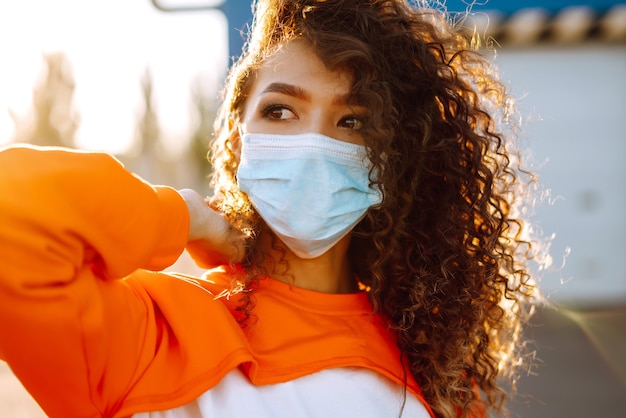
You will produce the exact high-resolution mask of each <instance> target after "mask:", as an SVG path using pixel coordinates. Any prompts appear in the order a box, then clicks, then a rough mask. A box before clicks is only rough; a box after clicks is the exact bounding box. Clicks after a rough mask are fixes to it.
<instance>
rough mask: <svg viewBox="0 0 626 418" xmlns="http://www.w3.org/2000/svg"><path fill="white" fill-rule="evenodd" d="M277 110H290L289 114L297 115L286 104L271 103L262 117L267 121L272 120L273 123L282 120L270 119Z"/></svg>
mask: <svg viewBox="0 0 626 418" xmlns="http://www.w3.org/2000/svg"><path fill="white" fill-rule="evenodd" d="M277 110H288V111H289V112H291V113H293V114H294V115H295V112H294V111H293V110H292V109H291V108H290V107H289V106H286V105H284V104H279V103H271V104H268V105H267V106H265V107H263V110H261V116H263V118H265V119H268V120H272V121H275V120H280V119H279V118H272V117H270V114H271V113H272V112H275V111H277Z"/></svg>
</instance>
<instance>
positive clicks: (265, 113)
mask: <svg viewBox="0 0 626 418" xmlns="http://www.w3.org/2000/svg"><path fill="white" fill-rule="evenodd" d="M277 110H286V111H289V112H291V113H293V114H294V115H295V114H296V112H294V110H293V109H292V108H290V107H289V106H287V105H284V104H281V103H270V104H268V105H266V106H264V107H263V108H262V110H261V116H262V117H263V118H265V119H267V120H270V121H280V120H282V119H280V118H274V117H270V114H271V113H272V112H275V111H277ZM349 119H354V120H355V125H357V127H356V128H351V127H346V126H342V127H344V128H346V129H350V130H354V131H358V130H360V129H362V128H363V125H364V124H365V118H363V117H361V116H358V115H346V116H343V117H342V118H341V119H340V120H339V123H338V125H340V124H343V123H344V122H345V121H346V120H349Z"/></svg>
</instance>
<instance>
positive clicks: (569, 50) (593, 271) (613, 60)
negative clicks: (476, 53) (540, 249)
mask: <svg viewBox="0 0 626 418" xmlns="http://www.w3.org/2000/svg"><path fill="white" fill-rule="evenodd" d="M496 63H498V65H499V66H500V69H501V74H502V78H503V80H505V81H507V82H509V83H510V87H511V91H512V92H513V94H514V96H515V97H516V98H517V99H518V107H519V108H520V110H521V113H522V115H523V116H524V117H525V119H526V123H527V125H526V126H525V129H524V130H525V136H526V138H527V139H528V141H527V144H528V145H529V146H530V150H531V152H532V160H533V161H534V162H535V163H536V164H538V165H539V166H538V167H537V171H538V172H539V174H540V176H541V181H542V183H543V185H544V187H545V188H547V189H551V190H552V198H553V199H554V203H553V204H552V205H548V204H547V203H544V204H542V205H541V206H540V207H539V208H538V209H537V216H536V221H537V223H538V224H539V226H540V227H541V228H542V229H543V230H544V231H545V232H546V233H548V234H549V233H552V232H554V233H555V234H556V237H555V239H554V241H553V244H552V250H551V254H552V256H553V257H554V262H555V267H558V265H559V264H561V262H562V258H563V257H564V256H565V255H566V254H567V252H568V251H570V250H571V252H570V253H569V255H568V256H567V258H566V261H565V265H564V267H563V268H562V269H561V270H560V271H551V272H547V273H546V274H545V276H544V278H543V282H542V285H541V287H542V290H543V291H544V292H545V293H547V295H548V296H549V297H550V298H552V299H554V300H556V301H558V302H562V303H575V304H584V305H603V304H607V303H615V302H625V301H626V162H625V161H626V45H623V44H622V45H613V46H610V45H600V44H585V45H580V46H567V47H559V46H539V47H529V48H527V49H506V48H503V49H502V50H501V51H499V52H498V56H497V58H496Z"/></svg>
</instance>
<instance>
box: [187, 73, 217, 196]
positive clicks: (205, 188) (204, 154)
mask: <svg viewBox="0 0 626 418" xmlns="http://www.w3.org/2000/svg"><path fill="white" fill-rule="evenodd" d="M214 93H215V91H214V90H207V88H206V86H203V84H202V83H200V82H199V81H198V80H196V82H194V83H193V84H192V85H191V98H192V101H193V109H194V114H193V116H194V124H195V128H194V131H193V134H192V136H191V140H190V141H189V148H188V155H189V157H188V158H189V161H190V162H191V164H192V165H193V166H195V170H196V171H197V173H198V174H197V178H198V184H197V185H196V186H195V187H196V189H197V190H198V191H199V192H200V193H203V194H209V193H210V187H209V181H208V176H209V174H211V170H212V167H211V163H210V162H209V158H208V152H209V143H210V142H211V138H212V135H213V121H214V120H215V113H216V111H217V110H216V109H217V103H216V99H215V97H214V96H215V94H214Z"/></svg>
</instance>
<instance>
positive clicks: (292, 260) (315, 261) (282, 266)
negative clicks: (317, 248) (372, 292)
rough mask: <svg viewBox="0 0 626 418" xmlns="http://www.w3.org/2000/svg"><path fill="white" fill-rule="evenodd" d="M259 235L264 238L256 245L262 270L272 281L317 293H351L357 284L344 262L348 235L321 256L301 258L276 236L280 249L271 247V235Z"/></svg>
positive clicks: (346, 259) (346, 254) (347, 263)
mask: <svg viewBox="0 0 626 418" xmlns="http://www.w3.org/2000/svg"><path fill="white" fill-rule="evenodd" d="M263 235H265V236H264V237H262V238H260V240H259V241H260V242H259V245H261V247H262V248H261V249H262V252H263V253H265V254H266V257H265V262H264V267H265V268H266V269H267V272H268V274H269V275H270V276H271V277H272V278H274V279H276V280H280V281H282V282H285V283H288V284H291V285H294V286H297V287H301V288H303V289H308V290H314V291H317V292H324V293H353V292H356V291H357V283H356V280H355V279H354V276H353V274H352V269H351V268H350V262H349V261H348V245H349V244H350V237H349V236H346V237H344V238H343V239H342V240H341V241H339V242H338V243H337V244H336V245H335V246H334V247H332V248H331V249H330V250H328V251H327V252H325V253H324V254H322V255H321V256H319V257H316V258H311V259H304V258H300V257H298V256H296V255H295V254H294V253H292V252H291V251H289V249H288V248H286V247H285V246H284V244H282V242H280V240H279V239H278V238H276V237H274V240H276V242H277V243H278V244H279V245H280V246H281V249H276V248H272V235H270V233H268V234H263ZM274 247H276V245H274ZM283 247H284V253H283V251H282V248H283ZM285 262H286V263H285Z"/></svg>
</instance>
